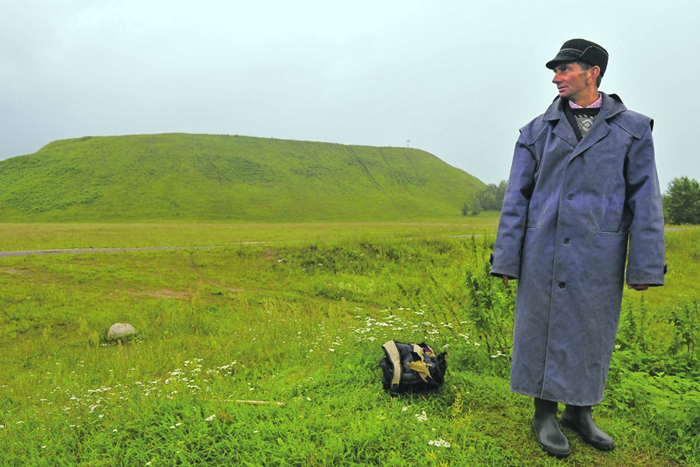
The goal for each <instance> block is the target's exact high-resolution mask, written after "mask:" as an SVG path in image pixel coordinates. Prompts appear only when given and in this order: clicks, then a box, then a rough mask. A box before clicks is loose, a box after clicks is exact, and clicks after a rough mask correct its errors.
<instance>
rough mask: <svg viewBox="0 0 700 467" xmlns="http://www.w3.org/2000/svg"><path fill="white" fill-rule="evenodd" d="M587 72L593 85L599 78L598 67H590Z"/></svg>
mask: <svg viewBox="0 0 700 467" xmlns="http://www.w3.org/2000/svg"><path fill="white" fill-rule="evenodd" d="M588 71H589V72H590V73H591V81H592V82H593V83H595V82H596V80H597V79H598V76H600V67H599V66H597V65H596V66H594V67H591V68H590V69H589V70H588Z"/></svg>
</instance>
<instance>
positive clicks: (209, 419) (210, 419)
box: [204, 415, 216, 422]
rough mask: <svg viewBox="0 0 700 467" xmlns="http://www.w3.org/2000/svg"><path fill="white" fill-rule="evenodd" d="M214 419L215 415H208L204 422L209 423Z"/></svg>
mask: <svg viewBox="0 0 700 467" xmlns="http://www.w3.org/2000/svg"><path fill="white" fill-rule="evenodd" d="M215 418H216V415H210V416H209V417H207V418H205V419H204V420H206V421H208V422H211V421H212V420H214V419H215Z"/></svg>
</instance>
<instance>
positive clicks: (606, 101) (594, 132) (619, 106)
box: [542, 92, 627, 157]
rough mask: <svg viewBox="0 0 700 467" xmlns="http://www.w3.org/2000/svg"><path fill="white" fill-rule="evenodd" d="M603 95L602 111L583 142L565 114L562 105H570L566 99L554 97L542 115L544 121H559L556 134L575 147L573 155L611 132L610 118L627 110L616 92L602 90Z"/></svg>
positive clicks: (555, 130)
mask: <svg viewBox="0 0 700 467" xmlns="http://www.w3.org/2000/svg"><path fill="white" fill-rule="evenodd" d="M601 95H602V96H603V105H602V107H601V109H600V113H599V114H598V116H597V117H596V121H595V123H594V124H593V126H592V127H591V129H590V130H589V131H588V133H586V136H584V138H583V139H582V140H581V142H579V141H578V140H577V139H576V135H575V134H574V130H573V128H571V125H569V122H568V120H567V119H566V116H565V115H564V109H563V107H562V106H564V105H569V103H568V101H567V100H566V99H561V98H560V97H557V98H556V99H554V102H552V104H551V105H550V106H549V108H548V109H547V111H546V112H545V113H544V115H543V117H542V119H543V120H544V121H550V122H556V121H557V120H558V121H559V123H558V124H557V125H556V127H555V128H554V134H555V135H557V136H558V137H560V138H561V139H563V140H564V141H566V142H567V143H569V144H570V145H571V146H572V147H574V148H575V150H574V153H573V157H576V156H577V155H578V154H581V153H582V152H583V151H585V150H586V149H588V148H590V147H591V146H592V145H593V144H595V143H597V142H598V141H600V140H601V139H603V138H604V137H605V136H607V134H608V132H610V125H608V120H610V119H611V118H613V117H615V116H616V115H617V114H619V113H621V112H624V111H625V110H627V107H625V105H624V104H623V103H622V100H621V99H620V98H619V97H618V96H617V95H616V94H610V95H608V94H605V93H602V92H601Z"/></svg>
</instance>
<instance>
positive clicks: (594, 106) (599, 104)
mask: <svg viewBox="0 0 700 467" xmlns="http://www.w3.org/2000/svg"><path fill="white" fill-rule="evenodd" d="M602 106H603V96H602V95H601V94H600V93H598V100H597V101H595V102H594V103H592V104H591V105H589V106H588V107H581V106H580V105H577V104H574V103H573V101H569V107H571V108H572V109H599V108H600V107H602Z"/></svg>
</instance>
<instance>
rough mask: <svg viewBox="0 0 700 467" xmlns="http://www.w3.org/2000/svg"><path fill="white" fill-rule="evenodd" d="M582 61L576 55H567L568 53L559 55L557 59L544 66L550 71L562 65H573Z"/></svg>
mask: <svg viewBox="0 0 700 467" xmlns="http://www.w3.org/2000/svg"><path fill="white" fill-rule="evenodd" d="M579 60H580V56H576V55H571V54H566V53H559V54H558V55H557V56H556V57H554V58H553V59H551V60H550V61H548V62H547V63H545V65H544V66H546V67H547V68H549V69H550V70H553V69H555V68H556V67H557V65H559V64H560V63H571V62H577V61H579Z"/></svg>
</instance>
